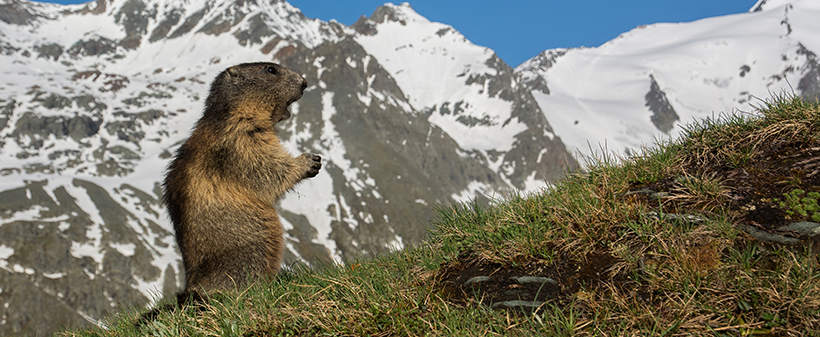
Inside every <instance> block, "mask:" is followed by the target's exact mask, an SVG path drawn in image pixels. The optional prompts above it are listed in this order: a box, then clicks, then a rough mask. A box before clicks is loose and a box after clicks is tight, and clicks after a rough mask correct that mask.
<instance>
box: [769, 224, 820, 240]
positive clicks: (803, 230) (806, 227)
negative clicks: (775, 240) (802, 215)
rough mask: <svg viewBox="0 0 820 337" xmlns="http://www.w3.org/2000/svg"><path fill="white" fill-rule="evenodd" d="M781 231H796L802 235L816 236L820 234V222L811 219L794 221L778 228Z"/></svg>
mask: <svg viewBox="0 0 820 337" xmlns="http://www.w3.org/2000/svg"><path fill="white" fill-rule="evenodd" d="M778 230H781V231H795V232H798V233H800V235H805V236H815V235H817V234H820V223H816V222H810V221H800V222H792V223H790V224H788V225H785V226H783V227H780V228H778Z"/></svg>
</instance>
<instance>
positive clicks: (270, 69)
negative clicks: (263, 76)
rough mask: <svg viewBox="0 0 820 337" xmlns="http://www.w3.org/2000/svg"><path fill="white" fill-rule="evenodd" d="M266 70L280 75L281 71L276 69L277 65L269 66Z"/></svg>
mask: <svg viewBox="0 0 820 337" xmlns="http://www.w3.org/2000/svg"><path fill="white" fill-rule="evenodd" d="M265 70H266V71H267V72H269V73H271V74H274V75H278V74H279V72H278V71H276V67H268V68H267V69H265Z"/></svg>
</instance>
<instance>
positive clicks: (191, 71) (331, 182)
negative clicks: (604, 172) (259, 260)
mask: <svg viewBox="0 0 820 337" xmlns="http://www.w3.org/2000/svg"><path fill="white" fill-rule="evenodd" d="M266 60H268V61H270V60H272V61H275V62H279V63H281V64H283V65H285V66H286V67H288V68H290V69H292V70H294V71H296V72H298V73H300V74H302V75H303V76H305V78H306V79H307V80H308V83H309V87H308V89H307V90H306V92H305V94H304V96H303V97H302V99H301V100H300V101H299V102H297V103H296V104H294V106H292V109H291V110H292V112H293V117H292V118H291V119H290V120H288V121H287V122H285V123H283V124H282V125H281V128H280V134H279V135H280V138H281V139H282V140H283V142H284V143H285V145H286V146H287V147H288V148H289V149H290V150H291V151H292V152H293V153H300V152H312V153H317V154H319V155H321V156H322V157H323V158H324V160H323V164H324V168H323V170H322V171H321V173H320V174H319V175H318V176H317V177H315V178H313V179H310V180H308V181H306V182H304V183H303V184H301V185H299V186H298V187H297V189H296V190H295V191H294V192H292V193H290V194H289V195H288V196H287V197H286V198H285V199H284V200H283V201H282V203H281V205H280V206H281V207H280V208H281V211H280V216H281V217H282V222H283V224H284V226H285V227H286V241H287V248H288V249H287V252H286V255H287V256H286V261H287V262H288V263H294V262H296V261H305V263H308V264H317V263H333V262H340V261H344V260H345V259H347V258H351V257H355V256H357V255H361V254H370V253H378V252H384V251H387V250H389V249H395V248H400V247H404V246H408V245H412V244H415V243H417V242H419V241H420V240H421V239H422V238H423V237H424V235H425V233H427V231H428V228H427V226H428V223H429V220H431V219H432V218H433V216H434V212H435V211H434V205H435V204H449V203H452V202H455V201H462V200H466V199H468V198H474V197H476V196H480V195H482V194H487V195H491V196H493V195H494V196H501V195H503V193H505V192H507V191H510V190H513V189H515V190H534V189H537V188H540V187H543V186H545V184H546V183H547V182H548V181H551V180H553V179H556V178H558V177H560V176H561V175H562V174H563V173H564V172H566V170H568V169H572V168H574V167H576V166H577V163H576V162H575V161H574V160H573V159H572V156H571V155H570V154H568V152H567V151H566V149H565V146H564V145H563V143H562V142H561V140H560V138H559V137H556V136H555V135H554V132H553V129H552V128H551V126H550V125H549V123H548V122H547V119H546V117H545V114H544V111H541V109H540V108H539V106H538V104H537V103H536V101H535V99H534V97H533V96H532V94H531V93H530V88H529V87H528V86H525V85H523V84H522V83H520V82H519V80H518V78H517V77H516V76H515V74H514V71H513V69H512V68H510V67H509V66H508V65H506V64H504V62H503V61H501V60H500V59H499V58H498V57H497V56H496V55H495V54H494V53H493V52H492V51H491V50H489V49H486V48H482V47H478V46H475V45H473V44H472V43H470V41H468V40H467V39H465V38H464V36H462V35H461V34H460V33H458V32H457V31H455V30H454V29H453V28H452V27H449V26H447V25H444V24H439V23H433V22H430V21H428V20H426V19H425V18H423V17H421V16H420V15H418V14H417V13H415V12H414V11H413V10H412V8H411V7H410V6H409V5H406V4H404V5H399V6H396V5H390V4H388V5H385V6H383V7H380V8H379V9H377V10H376V11H375V13H374V14H373V15H372V16H371V17H370V18H363V19H362V20H360V21H359V22H357V23H356V24H355V25H353V26H351V27H347V26H344V25H341V24H339V23H336V22H323V21H320V20H314V19H309V18H306V17H305V16H304V15H302V13H301V12H300V11H299V10H298V9H296V8H294V7H293V6H291V5H290V4H288V3H287V2H285V1H281V0H272V1H271V0H269V1H264V2H263V1H254V0H191V1H184V2H180V1H170V0H97V1H95V2H90V3H87V4H84V5H74V6H59V5H52V4H41V3H32V2H27V1H18V0H0V74H2V82H1V83H0V303H2V304H3V305H2V306H0V334H2V335H7V334H15V333H22V332H28V333H36V334H47V333H50V332H51V331H54V330H55V329H58V328H60V327H62V326H69V325H72V326H76V325H82V324H87V323H88V322H95V321H96V320H99V319H101V318H102V317H104V316H105V315H106V314H107V313H110V312H113V311H116V310H120V309H122V308H123V307H126V306H140V305H146V304H148V303H149V302H150V301H151V300H152V299H155V298H157V297H158V296H159V295H161V294H162V293H172V292H174V291H176V289H177V287H178V285H179V284H181V277H183V275H182V270H181V266H180V257H179V254H178V252H177V250H176V247H175V242H174V239H173V233H172V229H171V225H170V221H169V220H168V218H167V215H166V214H165V211H164V209H163V207H162V205H161V203H160V201H159V200H160V199H161V195H162V191H161V188H160V187H159V182H160V181H161V180H162V178H163V176H164V172H165V168H166V165H167V163H168V161H169V160H170V158H171V157H172V153H174V151H175V150H176V148H177V147H178V146H179V145H180V144H181V142H182V141H183V140H184V139H186V137H187V136H188V134H189V132H190V130H191V127H192V126H193V124H194V122H195V121H196V120H197V119H198V118H199V117H200V116H201V112H202V108H203V102H204V99H205V97H206V95H207V89H208V85H209V84H210V81H211V80H212V78H213V77H214V76H215V75H216V74H217V73H219V72H220V71H222V70H223V69H225V68H226V67H228V66H230V65H233V64H237V63H241V62H250V61H266Z"/></svg>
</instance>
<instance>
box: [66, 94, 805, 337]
mask: <svg viewBox="0 0 820 337" xmlns="http://www.w3.org/2000/svg"><path fill="white" fill-rule="evenodd" d="M818 146H820V107H819V106H818V104H817V103H815V102H805V101H802V100H800V99H799V98H793V97H780V98H776V99H774V100H773V101H772V102H770V103H766V104H765V106H763V107H761V114H760V115H754V116H751V115H747V116H720V117H718V118H713V119H709V120H705V121H701V122H698V123H695V124H690V125H688V126H687V127H686V128H685V132H684V135H683V137H681V138H680V139H679V140H676V141H673V142H668V143H664V144H661V145H659V146H657V147H654V148H649V149H645V150H644V152H643V153H640V154H637V155H633V156H631V157H627V158H614V157H612V156H609V155H603V156H600V157H598V158H593V159H592V160H591V161H590V163H589V166H588V168H587V169H586V171H585V172H583V173H573V174H568V175H567V177H566V178H565V179H563V180H561V181H558V182H556V183H555V184H554V185H553V186H552V187H550V188H549V189H546V190H544V191H543V193H539V194H534V195H529V196H521V195H515V196H512V197H510V198H508V199H505V200H504V201H500V202H497V203H496V204H494V205H492V206H486V205H481V204H478V203H468V204H463V205H455V206H452V207H446V208H441V209H440V210H439V217H438V219H437V220H436V221H435V222H434V224H435V226H436V228H437V230H436V231H434V232H433V233H432V234H431V235H430V237H429V239H428V240H426V241H425V242H423V243H422V244H421V245H419V246H418V247H415V248H413V249H407V250H402V251H398V252H395V253H392V254H386V255H383V256H377V257H374V258H370V259H366V260H364V259H363V260H361V261H351V262H348V263H347V265H345V266H333V267H326V268H322V269H319V270H306V271H296V272H285V273H282V274H280V275H279V276H278V277H276V278H275V279H273V280H271V281H269V282H263V283H259V284H256V285H254V286H252V287H250V288H249V289H241V290H237V291H234V292H226V293H221V294H216V295H214V296H213V297H212V298H211V299H210V300H209V303H208V304H207V305H206V306H205V307H204V309H202V310H201V311H196V310H195V308H191V307H189V308H186V309H185V310H169V311H165V312H163V313H162V314H160V316H159V317H158V318H157V319H156V320H154V321H152V322H151V323H149V324H146V325H144V326H142V327H141V328H135V327H134V325H133V323H134V322H135V321H136V319H137V317H138V316H139V314H140V312H136V311H134V312H124V313H121V314H120V315H118V316H116V317H113V318H111V319H110V320H109V321H108V326H109V327H108V329H99V328H95V329H89V330H82V331H70V332H65V335H69V336H109V335H117V336H143V335H146V334H148V335H156V336H199V335H203V336H211V335H216V336H256V335H270V336H501V335H504V336H506V335H509V336H531V335H540V336H587V335H599V336H622V335H629V336H633V335H636V336H637V335H640V336H644V335H645V336H680V335H705V336H741V335H743V336H792V335H795V336H796V335H807V336H820V332H818V331H820V257H819V256H818V254H817V249H818V246H817V243H818V242H820V240H817V238H814V239H812V238H804V239H805V240H803V241H802V242H801V243H800V244H795V245H779V244H770V243H765V242H760V241H757V240H755V239H753V238H752V237H751V236H749V235H747V234H746V233H744V232H743V231H741V230H740V229H739V227H738V225H739V224H740V223H749V221H751V220H749V219H753V218H752V217H751V216H752V215H754V214H755V213H754V212H756V211H755V209H756V208H755V207H757V208H761V206H765V205H768V204H766V202H771V203H772V204H771V205H772V206H773V208H777V205H775V204H774V203H775V201H773V199H774V198H772V197H766V195H773V196H781V197H782V196H783V195H784V193H786V192H787V191H791V190H795V189H797V188H800V189H802V190H804V191H806V193H808V192H818V188H820V187H819V186H815V185H813V183H812V182H814V183H816V184H818V185H820V180H816V181H815V180H814V179H813V178H810V177H809V175H811V174H812V172H814V170H816V168H815V167H814V166H812V165H811V164H805V163H806V162H809V161H810V160H807V159H805V158H809V159H811V156H816V155H817V154H815V153H814V152H812V151H813V150H812V149H813V148H816V147H818ZM784 149H785V150H784ZM784 151H785V152H784ZM777 153H790V154H793V157H794V158H797V159H795V160H794V162H796V164H793V165H795V166H794V167H797V169H793V170H791V171H789V170H786V171H776V169H778V168H781V167H783V166H784V165H786V166H788V165H792V164H789V163H792V162H789V161H788V160H790V159H788V158H786V157H783V158H773V157H772V156H774V155H775V154H777ZM801 156H803V157H801ZM784 158H786V159H784ZM789 158H792V157H789ZM773 160H777V161H778V162H777V163H771V162H769V161H773ZM798 164H799V165H798ZM800 165H802V166H800ZM744 172H745V173H744ZM777 172H786V173H783V174H786V175H787V176H786V177H785V178H784V177H781V176H777V175H776V174H775V173H777ZM743 174H747V175H745V176H744V175H743ZM777 174H780V173H777ZM819 177H820V175H819ZM781 181H786V182H785V183H781ZM757 183H759V185H755V184H757ZM781 185H782V188H781V187H777V186H781ZM744 186H770V187H771V188H767V189H765V191H764V189H763V188H762V187H761V192H760V194H759V195H758V194H755V193H754V191H752V192H749V190H748V188H746V189H744V188H745V187H744ZM774 187H777V188H774ZM642 189H643V190H650V191H649V192H646V193H643V194H641V193H633V192H635V191H640V190H642ZM650 192H665V193H666V194H663V195H661V194H656V195H649V194H650ZM763 192H765V193H768V194H765V195H764V194H763ZM752 206H755V207H752ZM686 216H689V218H686ZM794 220H799V219H794ZM761 225H764V224H761ZM764 228H766V229H767V230H770V228H768V227H765V226H764ZM479 267H482V268H489V269H488V270H490V271H492V272H496V273H499V275H500V274H501V273H503V272H507V271H509V272H512V273H519V274H521V275H533V276H546V277H550V278H553V279H555V280H557V282H558V284H559V286H558V288H556V290H555V292H556V294H557V295H556V296H554V297H551V298H550V299H548V300H546V301H545V302H544V303H543V304H542V305H541V306H540V307H539V308H538V309H537V310H534V311H532V310H530V311H526V310H524V311H523V312H522V311H517V310H509V311H508V310H494V309H492V308H491V305H492V302H493V301H492V299H493V298H497V297H494V296H497V295H498V293H497V290H493V289H492V288H491V287H489V286H487V287H485V288H480V287H472V286H465V285H464V284H463V281H464V278H465V277H466V276H467V275H468V273H469V272H471V271H475V270H478V268H479ZM488 273H489V272H488ZM539 291H542V289H540V288H539ZM544 291H546V290H545V289H544ZM535 296H536V297H537V296H538V295H537V294H536V295H535Z"/></svg>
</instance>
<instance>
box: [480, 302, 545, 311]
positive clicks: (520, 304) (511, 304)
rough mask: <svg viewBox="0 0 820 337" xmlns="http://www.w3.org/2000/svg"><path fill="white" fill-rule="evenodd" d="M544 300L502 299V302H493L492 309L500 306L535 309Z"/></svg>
mask: <svg viewBox="0 0 820 337" xmlns="http://www.w3.org/2000/svg"><path fill="white" fill-rule="evenodd" d="M543 304H544V302H541V301H522V300H514V301H504V302H497V303H493V306H492V307H493V309H498V308H500V307H506V308H509V309H529V310H533V309H537V308H538V307H540V306H541V305H543Z"/></svg>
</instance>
